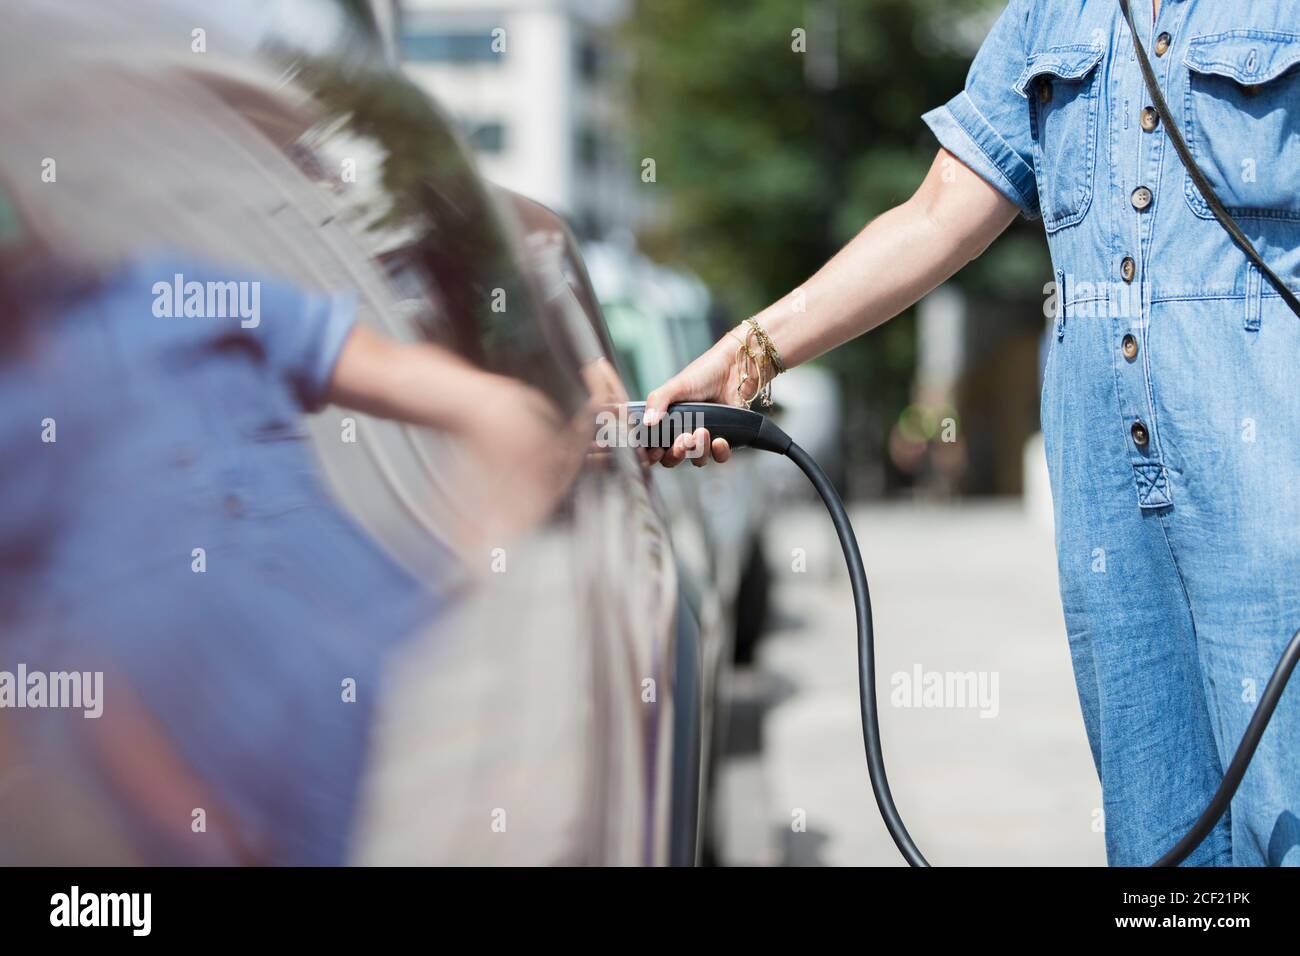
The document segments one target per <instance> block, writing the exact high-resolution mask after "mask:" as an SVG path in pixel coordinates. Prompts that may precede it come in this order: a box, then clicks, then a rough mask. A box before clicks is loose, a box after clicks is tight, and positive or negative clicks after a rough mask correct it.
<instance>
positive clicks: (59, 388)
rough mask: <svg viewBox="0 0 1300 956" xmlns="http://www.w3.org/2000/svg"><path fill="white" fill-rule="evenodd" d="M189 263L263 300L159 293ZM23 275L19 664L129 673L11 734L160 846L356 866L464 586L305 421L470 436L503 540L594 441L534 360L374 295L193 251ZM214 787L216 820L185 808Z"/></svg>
mask: <svg viewBox="0 0 1300 956" xmlns="http://www.w3.org/2000/svg"><path fill="white" fill-rule="evenodd" d="M177 275H180V276H183V278H184V281H185V282H186V283H198V284H199V286H198V287H200V288H201V287H205V286H206V285H207V284H208V283H218V282H219V283H222V284H223V287H224V284H225V283H235V284H238V283H241V282H247V283H252V284H255V285H256V286H257V289H258V295H257V297H256V299H255V300H253V301H257V302H259V304H260V315H259V316H257V317H256V321H251V320H250V321H243V322H241V320H240V318H239V317H234V318H224V317H221V316H220V315H217V316H210V315H202V316H200V315H190V316H186V315H184V314H183V313H180V314H177V312H176V310H173V309H163V310H156V309H155V308H154V305H155V302H156V297H155V292H156V290H157V289H158V288H161V287H162V286H160V285H159V283H161V284H162V285H167V284H170V283H172V282H173V278H174V277H175V276H177ZM0 285H2V286H3V288H2V289H0V292H2V293H3V298H4V300H5V304H6V306H7V308H6V315H5V319H6V325H7V327H6V329H5V330H4V334H5V341H6V347H5V349H4V351H3V355H2V357H0V409H2V410H0V458H2V459H3V460H4V461H5V462H6V463H7V467H5V469H4V471H3V473H2V475H3V476H2V477H0V501H2V502H4V506H3V508H0V569H2V571H3V573H0V627H2V629H3V640H2V641H0V670H9V671H10V672H12V671H13V670H14V668H15V667H16V666H17V665H18V664H19V663H22V664H25V665H26V667H27V669H28V670H29V671H34V670H44V671H47V672H48V671H61V670H75V671H83V672H84V671H96V670H102V671H104V672H105V675H106V678H105V679H106V686H105V689H104V697H105V700H104V715H103V717H102V718H100V719H99V720H97V721H85V722H83V721H81V720H77V721H73V722H72V723H68V722H67V721H65V720H63V717H62V715H56V716H47V715H45V714H42V713H38V712H34V711H23V712H14V713H15V714H17V716H16V717H13V718H12V719H11V718H10V717H7V718H6V721H8V722H9V723H10V725H11V726H10V728H9V730H10V732H11V733H12V734H13V735H14V736H15V737H16V738H17V739H18V741H19V745H20V746H21V747H23V749H25V750H28V751H29V756H30V757H31V759H32V760H33V762H36V761H37V760H41V761H51V760H55V761H57V759H58V758H59V757H60V753H59V751H60V748H59V747H58V746H57V742H58V741H64V742H65V743H66V744H67V746H66V747H64V748H62V754H61V756H62V758H64V760H63V762H64V764H65V765H68V761H67V759H66V758H68V756H69V754H70V753H73V752H79V751H80V750H81V749H83V748H88V752H87V754H86V757H87V759H85V760H72V761H71V764H72V765H75V766H78V767H81V766H85V765H103V766H104V774H105V778H106V779H108V780H110V781H112V783H111V784H110V789H115V790H116V791H117V792H123V791H125V792H126V793H128V794H129V793H130V792H132V791H133V790H134V791H135V793H136V795H137V796H136V798H135V799H134V800H133V799H130V798H128V800H127V804H128V805H129V806H130V807H131V808H132V812H134V813H137V814H140V815H143V816H144V817H145V818H146V819H147V823H146V824H145V825H144V826H143V827H142V833H141V835H140V836H139V838H138V846H137V849H138V850H139V852H141V853H142V854H143V855H144V856H145V858H152V859H181V860H185V859H193V858H195V857H197V858H200V859H253V860H265V861H278V862H338V861H341V860H342V859H343V852H344V849H345V846H344V844H345V841H346V837H347V832H348V823H349V820H350V817H351V812H352V803H353V800H354V798H355V788H356V785H357V782H358V777H359V774H360V770H361V761H362V758H363V757H364V752H365V751H364V746H365V739H366V733H367V728H368V715H369V713H370V708H371V707H372V706H373V704H374V703H375V701H376V699H377V694H378V693H379V692H380V686H379V682H380V673H381V666H382V663H383V659H384V652H385V651H386V650H388V649H390V648H391V647H393V646H394V645H395V643H396V642H398V641H399V640H401V639H402V638H404V637H405V636H407V635H408V634H410V633H411V631H412V630H413V629H414V628H416V627H418V626H419V625H421V624H422V623H424V622H425V621H426V620H428V618H429V617H430V615H431V614H433V613H434V612H435V611H436V607H437V601H436V599H435V598H434V597H433V596H431V595H428V594H426V593H425V592H424V591H423V590H422V589H421V588H420V587H418V586H417V585H416V584H415V582H414V581H412V580H411V579H410V578H409V577H408V576H407V575H406V574H405V573H404V572H403V571H402V570H401V569H399V568H398V567H397V566H396V565H395V564H394V563H393V562H392V561H391V560H390V559H389V558H388V557H387V555H385V554H384V553H383V552H382V551H381V550H380V549H379V548H378V547H377V546H376V545H375V544H374V543H373V542H372V541H371V540H370V539H369V538H368V537H367V536H366V535H365V534H364V533H362V532H361V531H360V530H359V529H358V528H357V527H356V526H355V525H353V523H352V522H351V521H350V520H349V519H348V518H347V516H345V515H344V514H343V513H342V512H341V511H340V510H339V509H338V508H337V507H336V506H335V505H334V504H333V502H332V501H331V500H330V498H329V497H328V495H327V494H326V492H325V491H324V489H323V487H322V486H321V484H320V483H319V481H318V479H317V476H316V474H315V467H314V459H313V457H312V454H311V452H310V451H309V449H308V446H307V445H306V443H305V439H304V436H303V433H302V432H301V430H300V426H299V419H300V417H301V413H302V412H303V411H304V410H312V409H315V408H317V407H319V406H321V405H323V404H325V403H328V402H335V403H338V404H341V405H344V406H346V407H349V408H353V409H357V410H361V411H364V412H368V413H371V414H375V415H380V416H384V417H388V418H395V419H400V420H403V421H407V422H412V423H416V424H423V425H427V426H430V427H433V428H438V429H442V430H445V431H447V432H450V433H452V434H454V435H457V436H459V437H460V438H461V439H463V443H464V444H465V445H466V446H467V448H468V451H469V454H468V456H467V457H468V459H469V461H470V466H469V471H470V472H471V474H469V475H468V476H467V480H464V481H461V482H459V487H460V488H461V490H462V492H463V493H464V494H466V495H475V494H476V495H479V496H480V497H478V498H477V499H473V498H472V499H471V501H470V506H471V509H472V510H474V511H476V512H477V513H478V514H479V515H482V516H483V517H484V524H485V526H487V527H488V528H489V529H490V531H489V532H488V533H489V534H497V535H499V534H504V533H506V532H508V531H510V530H512V529H518V528H521V527H523V526H525V525H527V524H528V523H531V522H534V521H536V520H538V519H539V518H541V517H543V516H544V515H545V514H546V513H547V512H548V511H549V509H550V508H551V506H552V505H553V503H554V501H555V500H556V498H557V496H558V495H559V494H560V493H561V491H562V490H563V488H564V487H565V485H566V484H567V479H568V478H569V477H571V476H572V474H573V473H574V472H575V471H576V468H577V465H578V463H579V462H580V461H581V449H582V440H581V435H580V434H578V435H575V436H574V439H573V441H566V440H565V436H566V434H567V431H566V429H565V427H564V424H563V423H562V422H558V421H556V420H555V416H554V414H553V412H551V411H550V410H549V406H548V405H547V403H546V402H545V400H544V399H542V398H540V396H538V395H537V394H536V393H534V392H532V391H531V390H529V389H527V388H525V387H523V386H521V385H518V384H517V383H515V382H513V381H511V380H507V379H503V378H499V377H497V376H493V375H489V374H487V373H484V372H481V371H478V370H476V369H474V368H471V367H470V366H468V365H467V364H465V363H463V362H461V361H460V360H459V359H457V358H456V357H455V356H452V355H450V354H449V353H445V352H443V351H442V350H440V349H437V348H435V347H433V346H427V345H399V344H396V343H393V342H390V341H389V340H387V339H385V338H383V337H381V336H380V335H379V334H378V333H376V332H374V331H372V330H371V329H369V328H368V327H365V326H361V325H357V324H356V321H355V316H356V314H355V309H354V308H353V302H352V299H351V297H350V296H325V295H306V294H303V293H301V292H299V291H297V290H296V289H294V288H291V287H288V286H284V285H280V284H277V283H272V282H259V281H258V280H257V279H255V278H252V277H247V276H241V275H232V274H230V273H228V272H224V271H222V270H219V269H217V268H214V267H212V266H210V265H207V264H204V263H200V262H196V261H186V260H178V259H172V258H149V259H142V260H139V261H137V262H135V263H134V264H133V265H131V266H129V267H127V268H125V269H122V270H119V271H117V272H114V273H112V274H109V275H106V276H96V277H88V278H86V279H84V280H77V279H75V278H74V276H73V275H72V274H71V273H70V271H69V270H68V269H66V268H61V269H58V270H54V269H45V270H42V271H41V272H40V274H36V273H34V272H33V273H30V274H27V275H25V276H21V277H20V276H15V275H13V274H11V275H10V276H9V277H8V278H7V279H6V281H5V282H3V283H2V284H0ZM249 298H250V299H251V298H252V297H251V296H250V297H249ZM158 311H163V312H165V313H170V314H168V315H166V316H160V315H159V314H158ZM507 434H508V435H509V436H510V441H508V442H506V441H503V440H502V436H503V435H507ZM521 451H522V457H521V458H517V457H516V456H519V455H520V454H521ZM451 478H452V484H453V486H455V485H456V484H457V483H456V481H455V476H451ZM507 481H508V482H509V485H508V488H509V494H508V495H507V494H506V493H505V489H506V487H507V486H506V484H505V482H507ZM494 483H495V484H494ZM494 540H495V539H494ZM437 556H438V555H432V556H431V557H434V558H436V557H437ZM142 714H143V715H145V717H144V718H143V719H142V718H141V715H142ZM150 741H152V742H153V744H152V745H151V746H150V749H149V751H148V752H149V753H151V754H153V757H150V758H144V759H142V758H141V756H140V755H141V748H144V747H145V746H146V743H147V742H150ZM52 751H53V752H52ZM128 754H129V755H131V756H130V760H131V761H134V763H133V764H132V770H131V771H130V772H127V771H124V770H123V766H122V759H121V758H123V757H125V756H126V755H128ZM165 768H171V769H170V771H167V770H165ZM140 773H145V774H147V775H153V776H158V777H159V778H160V779H157V780H154V781H152V783H146V782H144V781H142V780H140V779H139V774H140ZM191 776H192V777H193V778H194V780H195V781H197V783H196V784H195V785H194V787H190V786H188V785H182V784H180V783H178V782H177V781H178V780H180V779H181V778H185V779H188V778H189V777H191ZM152 784H156V786H154V785H152ZM189 789H197V791H198V794H199V795H198V796H196V797H195V798H194V799H196V800H201V801H202V802H201V804H199V805H201V806H202V807H203V808H205V810H207V811H208V812H209V814H210V816H209V818H208V820H209V831H208V832H209V833H211V837H209V838H208V839H203V840H196V839H195V838H194V837H193V835H192V832H191V824H192V819H191V809H192V807H193V802H192V801H191V805H189V806H183V807H180V808H177V807H174V806H169V805H168V804H167V802H166V801H167V794H169V793H172V792H188V790H189Z"/></svg>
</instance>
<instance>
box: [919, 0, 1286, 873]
mask: <svg viewBox="0 0 1300 956" xmlns="http://www.w3.org/2000/svg"><path fill="white" fill-rule="evenodd" d="M1133 7H1134V10H1133V12H1134V19H1135V22H1136V23H1137V25H1138V29H1139V31H1140V32H1141V39H1142V41H1143V43H1144V44H1145V46H1146V49H1147V52H1148V55H1149V56H1150V57H1151V60H1152V63H1153V65H1154V67H1155V70H1156V73H1157V76H1158V79H1159V82H1160V85H1161V88H1162V91H1163V93H1164V96H1165V99H1166V101H1167V102H1168V104H1169V109H1170V110H1171V111H1174V113H1175V117H1174V118H1175V120H1176V121H1177V122H1178V123H1180V124H1181V127H1182V130H1183V133H1184V135H1185V137H1186V139H1187V141H1188V145H1189V147H1190V148H1191V150H1192V152H1193V154H1194V155H1195V157H1196V159H1197V162H1198V164H1199V165H1200V166H1201V168H1202V169H1203V170H1204V171H1205V173H1206V175H1207V176H1208V178H1209V180H1210V182H1211V183H1212V184H1213V186H1214V188H1215V190H1216V192H1218V194H1219V196H1220V198H1221V199H1222V200H1223V202H1224V204H1225V205H1226V206H1227V207H1228V209H1229V211H1230V212H1231V213H1232V214H1233V216H1234V217H1235V218H1236V219H1237V220H1238V221H1239V222H1240V223H1241V225H1242V228H1243V229H1244V230H1245V232H1246V234H1247V235H1248V236H1249V237H1250V239H1251V240H1252V241H1253V242H1254V243H1255V246H1256V248H1257V249H1258V250H1259V251H1260V252H1261V254H1262V255H1263V257H1264V259H1265V261H1267V262H1268V263H1269V264H1270V265H1271V266H1272V268H1273V270H1274V271H1275V272H1276V273H1277V274H1278V275H1279V276H1281V277H1282V278H1283V280H1284V281H1285V282H1287V284H1288V285H1289V286H1290V287H1291V288H1292V289H1293V290H1295V291H1298V292H1300V0H1277V2H1270V3H1231V4H1230V3H1212V2H1206V0H1164V2H1163V3H1162V4H1161V7H1160V11H1159V14H1158V16H1157V17H1156V18H1155V20H1154V22H1153V19H1152V12H1151V6H1150V4H1149V2H1148V0H1134V3H1133ZM925 120H926V122H927V123H928V124H929V126H930V128H931V129H932V130H933V131H934V133H935V134H936V135H937V136H938V138H939V140H940V142H941V143H942V145H943V146H944V147H945V148H947V149H948V150H949V151H951V152H952V153H954V154H955V155H956V156H958V157H959V158H960V159H961V160H962V161H963V162H965V163H966V164H967V165H969V166H970V167H971V168H972V169H974V170H975V171H976V172H977V173H979V174H980V175H981V176H982V177H983V178H985V179H986V180H988V182H989V183H991V184H992V185H993V186H994V187H996V188H997V189H998V190H999V191H1000V192H1002V193H1003V194H1004V195H1005V196H1007V198H1008V199H1010V200H1011V201H1012V202H1014V203H1016V204H1017V205H1018V206H1019V207H1020V209H1021V210H1022V211H1023V213H1024V214H1025V215H1026V216H1027V217H1030V218H1036V217H1039V216H1041V217H1042V219H1043V224H1044V226H1045V228H1046V231H1047V239H1048V245H1049V247H1050V250H1051V257H1052V263H1053V269H1054V271H1055V277H1054V278H1055V284H1054V292H1053V296H1054V303H1053V304H1054V305H1055V308H1054V310H1053V312H1054V316H1055V328H1054V330H1053V331H1054V334H1053V335H1052V336H1051V344H1050V350H1049V352H1048V356H1047V364H1046V369H1045V372H1044V382H1043V396H1042V426H1043V435H1044V441H1045V445H1046V449H1047V458H1048V466H1049V471H1050V474H1051V485H1052V496H1053V500H1054V511H1055V517H1056V544H1057V554H1058V564H1059V571H1060V584H1061V600H1062V604H1063V606H1064V610H1065V622H1066V629H1067V632H1068V635H1069V644H1070V651H1071V655H1072V659H1073V664H1074V671H1075V678H1076V680H1077V683H1078V689H1079V700H1080V703H1081V705H1082V709H1083V716H1084V721H1085V723H1086V726H1087V731H1088V739H1089V743H1090V744H1091V747H1092V754H1093V758H1094V760H1095V762H1096V766H1097V771H1098V774H1099V776H1100V778H1101V783H1102V790H1103V794H1104V814H1105V822H1106V846H1107V855H1108V859H1109V861H1110V863H1111V864H1112V865H1145V864H1149V863H1151V862H1152V861H1153V860H1155V859H1156V858H1157V857H1158V856H1160V855H1161V854H1162V853H1163V852H1164V851H1166V850H1167V849H1169V848H1170V847H1171V846H1172V845H1173V844H1174V842H1175V841H1176V839H1177V838H1178V837H1179V836H1180V835H1181V834H1182V833H1183V832H1184V831H1185V830H1186V829H1187V827H1188V826H1189V825H1190V824H1191V822H1192V820H1193V819H1194V818H1195V817H1196V815H1197V814H1198V813H1199V812H1200V810H1201V809H1202V808H1203V807H1204V806H1205V804H1206V803H1207V802H1208V801H1209V799H1210V796H1211V794H1212V793H1213V792H1214V789H1215V787H1216V786H1217V785H1218V782H1219V780H1220V778H1221V777H1222V774H1223V770H1224V767H1225V766H1226V763H1227V761H1228V759H1230V757H1231V755H1232V753H1233V751H1234V750H1235V748H1236V745H1237V743H1238V741H1239V740H1240V739H1241V736H1242V733H1243V731H1244V730H1245V728H1246V724H1247V722H1248V720H1249V719H1250V716H1251V713H1252V712H1253V710H1254V707H1255V702H1256V699H1257V697H1258V695H1259V693H1260V692H1261V691H1262V690H1263V687H1264V684H1265V683H1266V681H1267V679H1268V677H1269V675H1270V673H1271V672H1272V669H1273V667H1274V665H1275V664H1276V662H1277V659H1278V656H1279V654H1280V653H1281V651H1282V648H1283V647H1284V645H1285V644H1286V642H1287V640H1288V639H1289V637H1290V636H1291V635H1292V634H1293V633H1294V632H1295V630H1296V629H1297V628H1300V381H1297V375H1296V369H1297V366H1300V318H1297V317H1296V316H1295V315H1294V314H1293V313H1292V312H1291V311H1290V310H1289V309H1288V308H1287V306H1286V305H1285V304H1284V303H1283V301H1282V299H1281V297H1280V296H1278V294H1277V293H1276V291H1275V290H1274V289H1273V288H1272V287H1271V286H1270V285H1269V284H1268V283H1267V282H1266V281H1261V276H1260V273H1259V272H1258V271H1257V270H1256V269H1255V268H1254V267H1253V266H1252V265H1251V264H1250V263H1249V261H1248V260H1247V258H1246V257H1245V255H1243V254H1242V253H1241V252H1240V251H1239V250H1238V249H1237V248H1236V247H1235V246H1234V245H1233V244H1232V242H1231V240H1230V239H1229V238H1228V236H1227V234H1226V233H1225V232H1224V231H1223V229H1222V228H1221V227H1220V226H1219V224H1218V223H1217V222H1216V221H1215V220H1214V219H1213V217H1212V215H1211V213H1210V211H1209V209H1208V208H1207V207H1206V204H1205V202H1204V200H1203V198H1202V197H1201V196H1200V195H1199V194H1198V192H1197V190H1196V188H1195V187H1194V186H1193V184H1192V182H1191V179H1190V178H1189V177H1188V175H1187V173H1186V171H1185V170H1184V168H1183V166H1182V164H1181V163H1180V162H1179V159H1178V157H1177V155H1176V154H1175V153H1174V151H1173V148H1172V145H1171V144H1170V142H1169V139H1168V138H1167V136H1166V135H1165V132H1164V123H1163V118H1162V117H1161V116H1159V115H1158V113H1157V112H1156V110H1154V109H1153V108H1152V107H1151V105H1150V101H1149V98H1148V96H1147V94H1146V92H1145V91H1144V87H1143V82H1142V76H1141V73H1140V71H1139V67H1138V63H1137V60H1136V57H1135V53H1134V47H1133V40H1132V35H1131V33H1130V32H1129V29H1128V26H1127V24H1126V23H1125V22H1124V18H1123V15H1122V13H1121V12H1120V9H1119V4H1118V2H1116V0H1036V2H1031V0H1012V2H1011V4H1010V5H1009V7H1008V8H1007V9H1006V10H1005V11H1004V12H1003V14H1002V16H1001V18H1000V19H999V20H998V21H997V24H996V25H995V26H994V28H993V30H992V32H991V33H990V35H989V37H988V39H987V40H986V41H985V42H984V44H983V47H982V48H981V49H980V51H979V54H978V55H977V57H976V59H975V62H974V64H973V65H972V67H971V71H970V76H969V78H968V80H967V83H966V89H965V90H964V91H963V92H961V93H959V94H958V95H957V96H956V97H954V98H953V99H952V100H951V101H950V102H949V103H948V104H947V105H945V106H942V107H940V108H938V109H936V110H934V111H932V112H930V113H928V114H926V116H925ZM1298 733H1300V688H1298V687H1291V688H1290V689H1289V690H1288V692H1287V693H1286V694H1285V695H1284V697H1283V699H1282V702H1281V705H1280V706H1279V708H1278V710H1277V712H1276V714H1275V716H1274V718H1273V722H1272V725H1271V726H1270V728H1269V730H1268V732H1267V734H1266V735H1265V736H1264V739H1263V742H1262V744H1261V746H1260V748H1259V751H1258V753H1257V755H1256V757H1255V760H1254V763H1253V764H1252V766H1251V769H1250V771H1249V772H1248V773H1247V774H1246V777H1245V780H1244V781H1243V782H1242V785H1241V788H1240V790H1239V791H1238V793H1237V796H1236V798H1235V799H1234V800H1233V802H1232V807H1231V810H1230V813H1229V814H1228V815H1227V816H1226V817H1225V819H1224V820H1223V821H1222V822H1221V823H1220V825H1219V827H1218V829H1217V830H1216V831H1215V832H1214V833H1212V834H1211V835H1210V837H1209V838H1208V839H1207V840H1206V841H1205V843H1204V844H1202V846H1201V847H1200V848H1199V849H1198V850H1197V852H1196V853H1195V854H1194V855H1193V856H1192V857H1191V858H1190V860H1189V862H1190V863H1196V864H1229V863H1233V864H1239V865H1260V864H1274V865H1278V864H1291V865H1296V864H1300V820H1298V819H1297V815H1300V748H1298V747H1297V734H1298Z"/></svg>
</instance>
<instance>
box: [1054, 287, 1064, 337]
mask: <svg viewBox="0 0 1300 956" xmlns="http://www.w3.org/2000/svg"><path fill="white" fill-rule="evenodd" d="M1063 338H1065V270H1063V269H1057V270H1056V341H1058V342H1059V341H1061V340H1062V339H1063Z"/></svg>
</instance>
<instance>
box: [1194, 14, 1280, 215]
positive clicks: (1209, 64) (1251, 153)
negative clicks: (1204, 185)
mask: <svg viewBox="0 0 1300 956" xmlns="http://www.w3.org/2000/svg"><path fill="white" fill-rule="evenodd" d="M1184 63H1185V64H1186V65H1187V68H1188V70H1189V74H1188V83H1187V95H1186V103H1185V106H1184V114H1185V115H1184V130H1183V132H1184V135H1185V137H1186V139H1187V148H1188V149H1190V150H1191V152H1192V156H1193V157H1194V158H1195V160H1196V163H1197V165H1198V166H1200V167H1201V170H1202V171H1203V172H1204V173H1205V177H1206V178H1207V179H1208V180H1209V181H1210V185H1211V186H1213V187H1214V191H1215V192H1217V193H1218V194H1219V199H1220V200H1221V201H1222V202H1223V205H1224V206H1226V207H1227V209H1228V212H1230V213H1232V215H1233V217H1234V218H1237V219H1290V220H1296V221H1300V34H1293V33H1270V32H1264V31H1259V30H1234V31H1232V32H1230V33H1217V34H1214V35H1212V36H1199V37H1193V38H1192V40H1191V41H1190V43H1189V44H1188V48H1187V56H1186V58H1185V59H1184ZM1172 108H1173V107H1172V106H1171V109H1172ZM1184 191H1185V193H1186V194H1187V202H1188V205H1190V206H1191V207H1192V211H1193V212H1195V213H1196V214H1197V215H1198V216H1201V217H1202V218H1204V219H1212V218H1213V216H1214V214H1213V213H1211V212H1210V209H1209V207H1208V206H1207V205H1206V204H1205V201H1204V200H1203V199H1202V198H1201V195H1200V193H1198V192H1197V191H1196V187H1195V186H1194V185H1193V184H1192V180H1191V177H1190V176H1187V177H1184Z"/></svg>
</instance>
